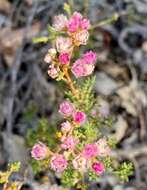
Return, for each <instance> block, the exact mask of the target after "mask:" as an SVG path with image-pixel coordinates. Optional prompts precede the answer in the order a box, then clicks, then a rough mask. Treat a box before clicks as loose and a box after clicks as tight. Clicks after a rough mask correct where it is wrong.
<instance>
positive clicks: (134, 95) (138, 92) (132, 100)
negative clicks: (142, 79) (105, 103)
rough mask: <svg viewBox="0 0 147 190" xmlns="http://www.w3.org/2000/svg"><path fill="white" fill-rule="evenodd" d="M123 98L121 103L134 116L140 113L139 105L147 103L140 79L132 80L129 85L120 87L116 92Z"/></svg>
mask: <svg viewBox="0 0 147 190" xmlns="http://www.w3.org/2000/svg"><path fill="white" fill-rule="evenodd" d="M116 93H117V94H118V95H119V97H120V98H121V105H122V107H124V108H125V109H126V110H127V112H128V113H129V114H131V115H133V116H137V115H138V109H137V108H138V106H140V104H141V105H142V106H146V105H147V97H146V94H145V92H144V91H143V89H142V88H141V87H140V86H139V84H138V81H136V80H132V81H131V82H130V84H129V85H128V86H125V87H123V88H120V89H118V90H117V92H116Z"/></svg>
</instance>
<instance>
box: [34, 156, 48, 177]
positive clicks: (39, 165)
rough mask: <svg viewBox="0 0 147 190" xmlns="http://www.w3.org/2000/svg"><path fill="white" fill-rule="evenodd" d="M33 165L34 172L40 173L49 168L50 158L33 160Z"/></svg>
mask: <svg viewBox="0 0 147 190" xmlns="http://www.w3.org/2000/svg"><path fill="white" fill-rule="evenodd" d="M31 166H32V168H33V172H34V174H38V173H39V172H41V171H45V170H48V169H49V160H48V159H46V160H41V161H39V160H34V159H32V160H31Z"/></svg>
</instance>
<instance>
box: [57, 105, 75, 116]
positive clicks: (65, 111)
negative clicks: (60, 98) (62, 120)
mask: <svg viewBox="0 0 147 190" xmlns="http://www.w3.org/2000/svg"><path fill="white" fill-rule="evenodd" d="M73 112H74V106H73V105H72V103H71V102H69V101H64V102H62V103H61V104H60V107H59V113H60V114H61V115H63V116H64V117H69V116H72V114H73Z"/></svg>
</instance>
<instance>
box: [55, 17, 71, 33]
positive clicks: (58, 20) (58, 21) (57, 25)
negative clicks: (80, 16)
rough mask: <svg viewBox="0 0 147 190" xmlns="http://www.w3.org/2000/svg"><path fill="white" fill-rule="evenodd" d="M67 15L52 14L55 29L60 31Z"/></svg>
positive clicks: (63, 26) (64, 24)
mask: <svg viewBox="0 0 147 190" xmlns="http://www.w3.org/2000/svg"><path fill="white" fill-rule="evenodd" d="M67 22H68V20H67V17H66V16H64V15H63V14H60V15H57V16H54V18H53V27H54V28H55V30H56V31H62V30H63V29H64V28H65V27H66V25H67Z"/></svg>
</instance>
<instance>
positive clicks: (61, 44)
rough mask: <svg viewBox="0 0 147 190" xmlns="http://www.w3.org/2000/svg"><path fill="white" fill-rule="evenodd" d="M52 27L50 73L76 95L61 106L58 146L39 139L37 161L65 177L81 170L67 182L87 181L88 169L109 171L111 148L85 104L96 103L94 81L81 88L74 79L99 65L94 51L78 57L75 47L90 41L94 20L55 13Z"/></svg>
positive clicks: (34, 151) (47, 57)
mask: <svg viewBox="0 0 147 190" xmlns="http://www.w3.org/2000/svg"><path fill="white" fill-rule="evenodd" d="M52 27H53V28H54V31H55V32H56V35H55V39H54V40H53V47H52V48H50V49H49V50H48V52H47V54H46V55H45V58H44V61H45V62H46V63H48V64H49V67H48V74H49V76H50V77H51V78H53V79H56V80H63V81H64V82H65V83H66V84H67V86H68V87H69V89H70V91H69V93H70V95H71V96H72V98H67V99H66V100H64V101H63V102H62V103H61V104H60V106H59V110H58V112H59V114H60V116H61V117H62V118H63V122H62V123H61V124H60V127H59V128H60V131H61V132H60V135H58V138H59V145H58V147H57V149H55V150H50V148H49V147H47V146H46V145H45V144H43V143H41V142H39V143H37V144H35V145H34V147H33V148H32V151H31V154H32V157H33V158H34V159H35V160H38V161H41V160H48V161H49V166H48V167H49V168H50V169H52V170H54V171H55V172H57V173H60V174H63V175H61V176H63V178H65V177H66V176H69V175H70V174H72V172H73V173H75V172H77V173H76V175H75V176H77V177H76V179H73V176H71V179H70V180H67V179H63V181H64V183H66V184H67V183H69V181H70V185H75V184H78V183H80V182H81V181H83V180H82V179H81V178H83V177H84V175H85V174H86V173H88V172H89V173H92V174H93V175H96V176H100V175H102V174H103V173H104V172H105V171H106V170H107V165H108V163H107V162H108V160H109V159H108V158H109V157H110V152H111V147H110V145H109V143H108V138H106V137H103V134H102V133H100V130H99V128H98V124H97V122H99V121H98V120H96V117H97V116H96V114H91V113H92V111H91V110H89V111H87V110H88V109H87V108H85V107H84V106H85V105H87V104H84V101H88V102H89V104H91V105H92V103H93V102H94V101H91V98H93V97H94V96H93V95H91V94H90V93H91V89H92V88H91V86H89V84H91V83H89V81H90V80H88V82H87V83H85V85H84V87H80V85H79V83H78V85H77V83H75V81H74V80H77V79H78V78H81V77H82V78H85V77H87V76H89V75H91V74H92V73H93V71H94V68H95V64H96V60H97V56H96V53H95V52H93V51H91V50H90V51H87V52H85V53H84V54H83V55H82V56H81V57H80V58H77V59H76V58H75V57H74V55H75V54H74V53H75V51H76V49H75V48H76V47H77V46H80V45H86V44H87V40H88V36H89V31H88V30H89V28H90V22H89V20H88V19H86V18H84V17H83V16H82V15H81V14H80V13H78V12H74V13H73V15H71V17H70V18H67V17H66V16H65V15H63V14H61V15H58V16H55V17H54V19H53V25H52ZM88 86H89V87H88ZM71 96H70V97H71ZM89 108H91V107H90V106H89ZM103 118H104V117H103ZM107 159H108V160H107ZM109 165H110V164H109ZM69 170H70V172H69V173H68V171H69ZM66 172H67V173H68V175H66ZM79 176H81V177H79ZM72 179H73V181H72ZM67 181H68V182H67ZM71 181H72V183H71ZM67 185H68V184H67Z"/></svg>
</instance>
